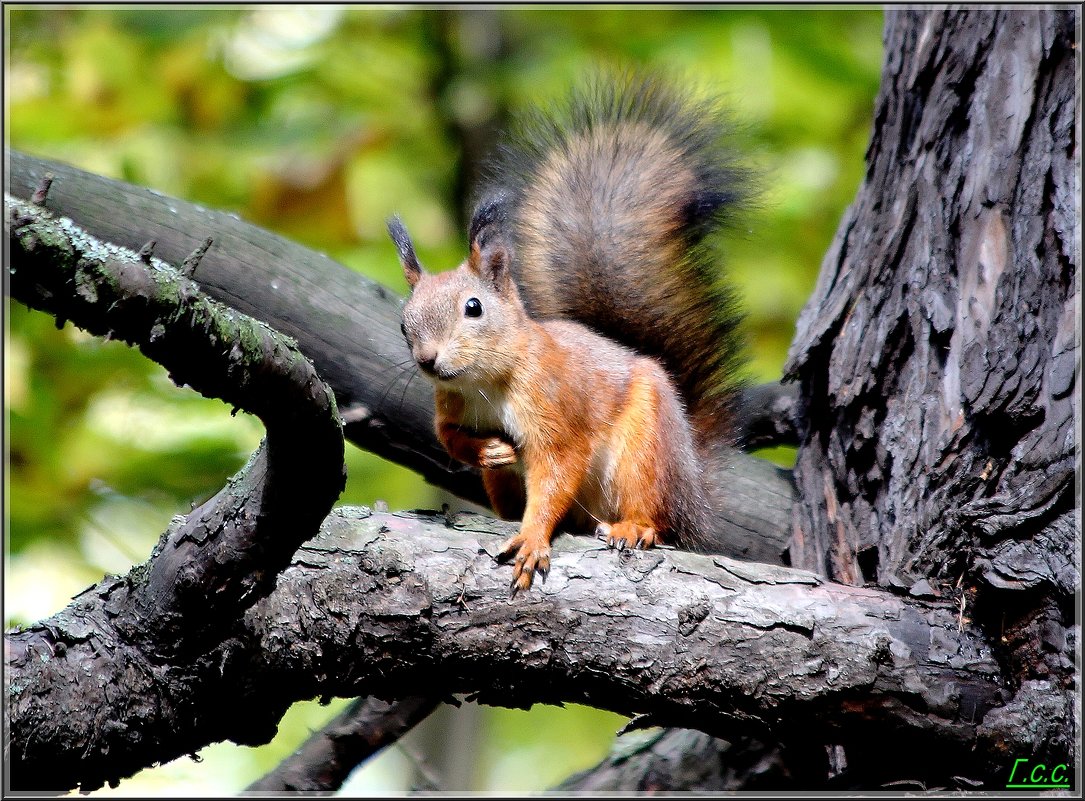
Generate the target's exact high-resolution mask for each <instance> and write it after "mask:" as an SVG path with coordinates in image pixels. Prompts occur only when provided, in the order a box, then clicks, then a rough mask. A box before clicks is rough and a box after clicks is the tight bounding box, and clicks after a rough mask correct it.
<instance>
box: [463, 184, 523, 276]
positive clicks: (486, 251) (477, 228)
mask: <svg viewBox="0 0 1085 801" xmlns="http://www.w3.org/2000/svg"><path fill="white" fill-rule="evenodd" d="M510 201H511V198H510V196H509V194H508V193H507V192H495V193H492V194H490V195H488V196H487V197H485V198H483V200H482V202H480V203H479V204H478V206H477V207H475V213H474V214H473V215H472V217H471V230H470V237H471V252H470V255H469V256H468V257H467V266H468V267H470V269H471V270H473V271H474V272H475V273H477V274H478V276H479V277H480V278H483V279H484V280H486V281H489V282H490V283H492V284H493V286H494V289H496V290H497V291H498V292H502V293H504V292H506V291H508V289H509V287H511V286H512V273H511V269H512V253H511V250H510V248H509V246H508V244H507V237H506V231H505V229H506V227H507V220H508V207H509V203H510Z"/></svg>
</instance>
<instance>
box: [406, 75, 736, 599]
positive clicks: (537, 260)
mask: <svg viewBox="0 0 1085 801" xmlns="http://www.w3.org/2000/svg"><path fill="white" fill-rule="evenodd" d="M728 133H729V127H728V125H727V124H726V118H725V116H724V115H723V113H722V111H721V109H720V106H719V105H718V104H717V103H715V102H714V101H711V100H705V99H699V98H696V97H694V96H693V95H692V94H691V93H689V92H687V91H684V90H681V89H679V88H677V87H676V86H675V85H672V84H669V83H667V82H666V81H664V80H661V79H659V78H657V77H651V76H650V77H627V78H625V79H622V80H613V79H603V80H601V81H598V80H597V81H596V82H595V83H593V84H591V85H589V86H588V87H587V88H586V89H585V90H581V91H579V92H574V93H573V95H572V97H571V99H570V100H569V102H568V103H567V104H566V105H565V106H564V107H561V108H559V109H558V110H556V111H553V112H551V113H549V114H546V113H542V112H539V111H535V112H533V113H530V114H529V115H528V116H526V117H525V118H523V119H522V120H521V121H520V124H519V126H518V127H517V128H515V129H514V130H513V133H512V135H511V137H510V138H509V139H508V140H507V141H505V142H504V143H503V144H501V146H500V147H499V149H498V152H497V155H496V157H495V158H494V159H493V160H492V162H491V164H490V165H489V178H488V180H487V181H486V182H485V184H484V186H483V189H482V191H481V193H480V196H481V200H480V202H478V204H477V206H476V208H475V211H474V214H473V216H472V220H471V224H470V230H469V255H468V256H467V259H466V260H465V261H464V262H463V263H462V264H461V265H460V266H459V267H458V268H456V269H455V270H452V271H447V272H443V273H438V274H431V273H428V272H426V271H425V270H424V269H423V267H422V265H421V264H420V263H419V261H418V258H417V256H416V255H415V251H414V246H413V244H412V242H411V239H410V236H409V235H408V233H407V230H406V228H405V227H404V225H403V223H402V221H401V220H400V219H399V217H398V216H393V217H392V218H391V219H390V220H389V221H388V231H389V234H390V235H391V238H392V240H393V242H394V243H395V245H396V249H397V252H398V255H399V260H400V263H401V265H402V267H403V271H404V275H405V277H406V279H407V283H408V285H409V286H410V289H411V294H410V297H409V299H408V300H407V302H406V304H405V306H404V308H403V322H402V331H403V335H404V337H405V339H406V342H407V345H408V346H409V348H410V351H411V354H412V356H413V357H414V360H415V362H416V363H417V365H418V367H419V368H420V370H421V371H422V372H423V373H424V374H425V375H426V376H427V377H428V378H429V379H431V380H432V382H433V383H434V385H435V389H436V397H435V402H436V420H435V423H436V432H437V436H438V438H439V439H440V441H441V442H442V443H443V445H444V446H445V448H446V449H447V451H448V453H449V454H450V455H451V456H452V457H453V458H455V459H457V460H459V461H461V462H465V463H466V464H468V465H473V466H475V467H478V468H481V472H482V479H483V483H484V486H485V489H486V493H487V496H488V497H489V499H490V502H491V504H492V506H493V509H494V511H495V512H497V514H499V515H500V516H501V517H503V518H505V519H514V520H515V519H519V520H522V523H521V527H520V530H519V533H518V534H516V535H515V536H513V537H511V538H510V539H509V540H507V541H506V542H505V543H504V544H503V545H502V546H501V550H500V553H499V556H498V558H499V560H500V561H506V562H507V561H509V560H511V561H512V562H513V576H512V583H511V586H510V590H511V594H512V595H515V594H516V593H517V591H519V590H526V589H528V588H529V587H530V586H531V585H532V581H533V577H534V576H535V575H536V574H538V575H539V576H540V577H541V579H542V580H544V581H545V579H546V575H547V573H548V572H549V569H550V540H551V538H552V536H553V534H554V532H555V529H557V528H558V527H559V526H560V527H562V528H564V529H568V530H573V531H591V530H592V529H593V528H594V531H595V534H596V535H597V536H599V537H600V538H601V539H605V540H606V541H607V544H608V545H610V546H611V547H616V548H627V547H628V548H648V547H651V546H652V545H655V544H657V543H668V544H674V545H677V546H678V547H682V548H686V549H690V550H710V549H711V528H712V525H713V512H714V510H715V509H717V508H719V501H718V498H716V497H715V496H714V494H715V493H716V492H717V490H716V489H715V488H714V485H713V474H714V472H715V471H714V470H713V465H714V464H718V460H719V458H720V456H721V450H720V449H721V448H722V447H724V446H727V445H729V444H730V443H731V442H732V438H733V437H732V429H733V424H732V420H733V406H734V402H735V398H736V392H737V389H738V388H739V386H740V384H741V381H740V379H739V377H738V374H739V367H740V360H741V357H742V350H743V348H742V343H741V338H740V335H739V329H738V326H739V323H740V320H741V315H740V314H739V312H738V310H737V304H736V303H735V300H734V297H733V293H732V291H731V290H730V289H729V288H728V287H727V285H726V284H724V283H722V282H721V280H720V279H719V278H718V276H717V275H716V272H715V269H714V259H713V249H712V247H711V246H712V244H713V242H712V239H713V237H714V236H715V234H717V233H718V232H719V231H720V230H721V229H722V228H723V226H724V225H725V223H726V222H727V221H728V219H729V217H730V216H731V215H732V213H733V210H734V208H735V206H736V204H739V203H741V202H742V201H744V200H745V199H746V198H747V197H748V195H749V190H748V187H749V180H748V177H749V174H748V173H747V172H746V171H745V170H744V169H743V168H741V167H740V166H739V165H738V163H737V161H736V159H735V155H734V154H735V151H734V149H733V148H730V147H729V146H728V145H727V143H726V142H727V138H728Z"/></svg>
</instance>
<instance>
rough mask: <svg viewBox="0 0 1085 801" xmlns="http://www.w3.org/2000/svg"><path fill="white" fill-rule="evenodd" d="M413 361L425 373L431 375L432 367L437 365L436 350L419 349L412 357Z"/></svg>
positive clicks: (430, 348)
mask: <svg viewBox="0 0 1085 801" xmlns="http://www.w3.org/2000/svg"><path fill="white" fill-rule="evenodd" d="M414 360H415V361H416V362H418V366H419V367H421V368H422V369H423V370H424V371H425V372H427V373H430V374H433V372H434V365H435V364H436V363H437V348H434V347H428V348H419V349H418V351H417V352H416V353H415V355H414Z"/></svg>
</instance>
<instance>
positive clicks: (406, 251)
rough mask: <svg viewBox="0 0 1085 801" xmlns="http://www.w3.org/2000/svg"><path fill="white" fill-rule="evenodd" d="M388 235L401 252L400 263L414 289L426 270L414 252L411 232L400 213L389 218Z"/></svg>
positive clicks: (408, 282) (409, 284)
mask: <svg viewBox="0 0 1085 801" xmlns="http://www.w3.org/2000/svg"><path fill="white" fill-rule="evenodd" d="M388 235H389V236H391V237H392V241H393V242H395V245H396V250H397V251H398V252H399V263H400V264H402V265H403V275H404V276H405V277H406V278H407V285H408V286H410V288H411V289H414V285H415V284H417V283H418V281H419V279H420V278H421V277H422V276H423V275H424V274H425V272H426V271H425V270H423V269H422V265H421V264H419V263H418V257H417V256H416V255H415V254H414V245H413V244H412V243H411V237H410V234H408V233H407V227H406V226H405V225H404V224H403V220H401V219H399V215H393V216H392V217H391V218H389V220H388Z"/></svg>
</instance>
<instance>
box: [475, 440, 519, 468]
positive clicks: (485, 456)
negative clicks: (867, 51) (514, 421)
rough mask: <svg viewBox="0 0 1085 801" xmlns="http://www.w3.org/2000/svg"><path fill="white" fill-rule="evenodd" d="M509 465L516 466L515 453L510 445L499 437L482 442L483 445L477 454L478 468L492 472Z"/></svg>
mask: <svg viewBox="0 0 1085 801" xmlns="http://www.w3.org/2000/svg"><path fill="white" fill-rule="evenodd" d="M510 464H516V451H515V450H514V449H513V447H512V445H510V444H509V443H507V442H505V440H503V439H501V438H500V437H490V438H489V439H485V440H483V445H482V447H481V448H480V449H479V452H478V465H479V467H485V468H486V469H488V470H492V469H494V468H497V467H504V466H506V465H510Z"/></svg>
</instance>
